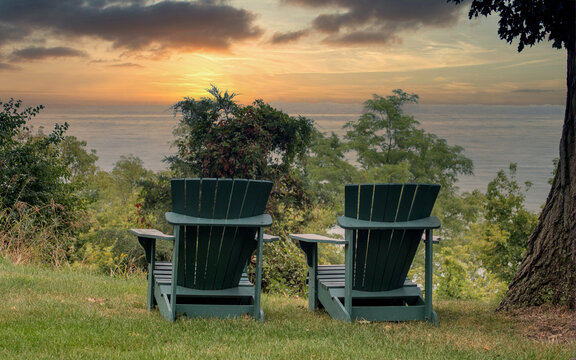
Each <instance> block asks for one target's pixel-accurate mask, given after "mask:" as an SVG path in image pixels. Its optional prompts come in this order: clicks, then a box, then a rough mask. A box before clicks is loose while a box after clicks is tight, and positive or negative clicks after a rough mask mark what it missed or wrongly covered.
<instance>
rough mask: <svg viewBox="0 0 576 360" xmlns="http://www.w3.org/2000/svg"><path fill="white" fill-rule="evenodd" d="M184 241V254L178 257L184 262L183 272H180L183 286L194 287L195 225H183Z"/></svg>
mask: <svg viewBox="0 0 576 360" xmlns="http://www.w3.org/2000/svg"><path fill="white" fill-rule="evenodd" d="M182 228H183V229H184V232H185V234H184V238H185V239H186V241H185V244H186V245H185V247H184V248H185V251H184V254H183V255H184V256H181V257H180V262H182V263H183V264H185V272H184V273H182V272H181V273H180V274H182V275H184V276H182V277H183V278H184V279H185V280H184V286H186V287H194V285H195V284H194V283H195V277H196V247H197V234H198V232H197V228H196V227H195V226H183V227H182Z"/></svg>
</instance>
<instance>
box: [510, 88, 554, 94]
mask: <svg viewBox="0 0 576 360" xmlns="http://www.w3.org/2000/svg"><path fill="white" fill-rule="evenodd" d="M554 91H555V90H547V89H516V90H514V91H512V92H515V93H529V94H542V93H549V92H554Z"/></svg>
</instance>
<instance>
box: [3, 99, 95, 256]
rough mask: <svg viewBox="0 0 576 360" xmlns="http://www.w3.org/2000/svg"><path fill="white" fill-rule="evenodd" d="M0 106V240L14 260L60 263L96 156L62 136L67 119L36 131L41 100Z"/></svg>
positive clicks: (78, 223) (81, 219) (78, 221)
mask: <svg viewBox="0 0 576 360" xmlns="http://www.w3.org/2000/svg"><path fill="white" fill-rule="evenodd" d="M0 106H1V107H2V109H1V112H0V135H1V136H0V169H1V171H0V236H1V237H2V242H1V243H0V246H1V247H2V251H3V252H4V253H5V254H9V256H10V257H11V258H13V259H16V261H26V262H31V261H34V262H41V263H50V264H55V265H61V264H62V263H63V262H66V261H67V260H68V257H69V256H70V253H69V251H70V248H71V247H72V246H73V244H74V241H75V236H76V235H77V233H78V231H80V230H81V229H82V227H83V226H84V225H85V216H84V210H85V209H86V206H87V205H88V204H89V202H90V194H89V192H88V191H86V188H85V187H86V179H87V178H88V177H89V176H90V173H91V172H93V170H94V168H95V166H94V162H95V161H96V156H95V155H94V154H93V153H92V154H88V153H87V152H86V150H85V149H84V147H85V145H86V143H85V142H79V141H78V140H77V139H76V138H74V137H67V136H64V133H65V131H66V130H67V129H68V124H66V123H64V124H63V125H58V124H56V125H55V127H54V130H53V131H52V132H51V133H49V134H45V133H44V132H43V131H42V128H40V130H39V131H38V132H36V133H34V131H33V127H32V125H30V124H29V123H30V122H31V121H32V119H33V118H34V117H35V116H37V115H38V114H39V112H40V111H41V110H42V109H43V108H44V107H43V106H37V107H34V108H31V107H28V108H23V106H22V101H20V100H14V99H10V100H9V101H8V102H6V103H1V102H0Z"/></svg>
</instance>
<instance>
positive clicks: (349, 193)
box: [344, 185, 360, 219]
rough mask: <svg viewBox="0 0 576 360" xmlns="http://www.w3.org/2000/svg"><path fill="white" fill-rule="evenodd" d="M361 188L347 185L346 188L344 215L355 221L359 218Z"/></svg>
mask: <svg viewBox="0 0 576 360" xmlns="http://www.w3.org/2000/svg"><path fill="white" fill-rule="evenodd" d="M359 188H360V186H359V185H346V186H345V187H344V215H345V216H347V217H351V218H354V219H357V218H358V217H357V216H358V191H359Z"/></svg>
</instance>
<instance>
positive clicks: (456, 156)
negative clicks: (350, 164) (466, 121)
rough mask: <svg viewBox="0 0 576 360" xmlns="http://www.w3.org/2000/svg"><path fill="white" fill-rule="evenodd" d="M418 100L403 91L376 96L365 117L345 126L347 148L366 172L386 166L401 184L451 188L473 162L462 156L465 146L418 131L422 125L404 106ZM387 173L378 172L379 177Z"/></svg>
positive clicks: (366, 110)
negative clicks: (419, 183) (431, 184)
mask: <svg viewBox="0 0 576 360" xmlns="http://www.w3.org/2000/svg"><path fill="white" fill-rule="evenodd" d="M417 101H418V95H414V94H408V93H406V92H404V91H402V90H400V89H397V90H394V91H393V95H390V96H387V97H382V96H379V95H373V98H372V99H371V100H367V101H366V102H365V103H364V105H365V110H364V113H363V114H362V116H360V118H359V119H358V120H357V121H355V122H354V121H350V122H348V123H347V124H346V125H345V128H346V129H349V130H348V132H347V133H346V139H348V140H349V143H348V146H349V147H350V149H352V150H355V151H356V152H357V154H358V162H359V163H360V164H361V166H362V168H363V169H364V170H369V171H370V170H371V169H380V168H382V167H385V170H384V171H385V172H392V173H394V172H395V170H396V172H398V178H400V180H401V181H404V180H408V181H414V182H430V183H436V184H440V185H442V186H443V187H451V186H452V185H453V184H454V183H455V182H456V180H457V179H458V175H460V174H466V175H469V174H472V161H471V160H470V159H468V158H466V157H465V156H464V155H463V154H462V153H463V151H464V149H463V148H462V147H460V146H450V145H448V144H447V142H446V140H444V139H441V138H438V136H436V135H434V134H431V133H427V132H425V131H424V130H422V129H418V128H417V125H419V124H420V123H419V122H418V121H416V120H415V119H414V117H412V116H408V115H405V114H404V112H403V110H402V106H403V105H405V104H409V103H416V102H417ZM406 167H408V172H406ZM371 171H374V170H371ZM384 171H378V170H376V174H377V175H381V174H382V173H384ZM406 177H408V179H406Z"/></svg>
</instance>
